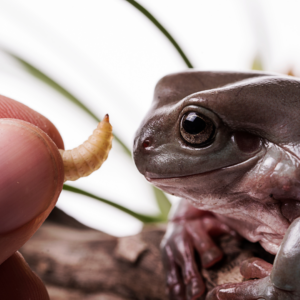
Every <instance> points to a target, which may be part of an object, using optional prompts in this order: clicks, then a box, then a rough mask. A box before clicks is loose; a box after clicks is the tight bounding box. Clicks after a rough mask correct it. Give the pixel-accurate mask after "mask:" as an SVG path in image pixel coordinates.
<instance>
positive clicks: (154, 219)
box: [63, 184, 163, 223]
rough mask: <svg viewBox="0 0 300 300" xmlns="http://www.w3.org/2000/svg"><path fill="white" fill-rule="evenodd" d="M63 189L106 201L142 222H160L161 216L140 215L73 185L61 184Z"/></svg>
mask: <svg viewBox="0 0 300 300" xmlns="http://www.w3.org/2000/svg"><path fill="white" fill-rule="evenodd" d="M63 190H65V191H69V192H73V193H76V194H80V195H84V196H87V197H90V198H93V199H96V200H99V201H101V202H103V203H106V204H108V205H110V206H113V207H115V208H117V209H119V210H121V211H123V212H125V213H127V214H129V215H131V216H132V217H134V218H136V219H138V220H140V221H141V222H143V223H156V222H162V221H163V220H162V218H161V216H147V215H142V214H139V213H136V212H134V211H132V210H130V209H128V208H126V207H124V206H122V205H119V204H117V203H114V202H112V201H109V200H106V199H104V198H101V197H98V196H95V195H93V194H91V193H88V192H86V191H83V190H81V189H78V188H75V187H73V186H70V185H67V184H64V186H63Z"/></svg>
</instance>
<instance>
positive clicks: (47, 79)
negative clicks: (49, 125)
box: [7, 52, 131, 156]
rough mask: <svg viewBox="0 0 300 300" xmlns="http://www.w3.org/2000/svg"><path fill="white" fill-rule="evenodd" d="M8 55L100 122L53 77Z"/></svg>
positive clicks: (121, 143)
mask: <svg viewBox="0 0 300 300" xmlns="http://www.w3.org/2000/svg"><path fill="white" fill-rule="evenodd" d="M7 53H8V54H9V55H11V56H12V57H14V58H15V59H16V60H17V61H18V62H20V63H21V64H22V65H23V66H24V67H25V69H26V70H27V71H28V72H29V73H31V74H32V75H33V76H34V77H36V78H38V79H40V80H41V81H43V82H44V83H46V84H47V85H49V86H51V87H52V88H53V89H55V90H56V91H58V92H59V93H60V94H62V95H63V96H65V97H66V99H68V100H70V101H72V102H73V103H74V104H76V105H77V106H79V107H80V108H81V109H83V110H84V111H85V112H86V113H87V114H89V115H90V116H91V117H92V118H93V119H94V120H95V121H97V122H100V119H99V118H98V117H97V116H96V115H95V114H94V113H93V112H92V111H90V110H89V109H88V108H87V107H86V106H85V105H84V104H83V103H82V102H81V101H80V100H78V99H77V98H76V97H75V96H74V95H72V94H71V93H70V92H68V91H67V90H66V89H65V88H63V87H62V86H61V85H60V84H58V83H57V82H55V81H54V80H53V79H51V78H50V77H49V76H47V75H46V74H44V73H43V72H42V71H40V70H38V69H37V68H36V67H34V66H33V65H31V64H30V63H29V62H27V61H25V60H24V59H22V58H20V57H18V56H17V55H15V54H12V53H10V52H7ZM114 138H115V140H116V141H117V142H118V143H119V144H120V145H121V146H122V148H123V149H124V151H125V152H126V153H127V154H128V155H130V156H131V152H130V150H129V149H128V147H126V145H125V144H124V143H123V142H122V141H121V140H120V139H119V138H118V137H117V136H116V135H115V133H114Z"/></svg>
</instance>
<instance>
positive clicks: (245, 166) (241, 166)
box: [144, 156, 259, 184]
mask: <svg viewBox="0 0 300 300" xmlns="http://www.w3.org/2000/svg"><path fill="white" fill-rule="evenodd" d="M257 160H259V157H258V156H253V157H251V158H249V159H247V160H244V161H242V162H240V163H237V164H232V165H228V166H225V167H221V168H216V169H213V170H210V171H205V172H202V173H201V172H200V173H196V174H188V175H178V176H164V175H161V174H155V173H151V172H147V171H146V172H145V175H144V176H145V178H146V179H147V180H148V181H149V182H151V183H156V182H157V183H159V184H163V182H164V181H165V182H166V183H167V182H169V181H177V180H179V179H192V178H197V177H204V176H211V175H214V174H216V173H227V172H229V173H232V172H237V171H239V170H245V171H248V170H249V169H251V168H252V167H253V165H255V164H256V163H257Z"/></svg>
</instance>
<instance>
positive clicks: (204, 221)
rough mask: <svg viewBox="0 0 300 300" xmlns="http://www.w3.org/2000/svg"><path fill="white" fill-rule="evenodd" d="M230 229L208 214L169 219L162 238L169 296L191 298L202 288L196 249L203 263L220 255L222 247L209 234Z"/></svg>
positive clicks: (226, 231) (216, 260) (203, 290)
mask: <svg viewBox="0 0 300 300" xmlns="http://www.w3.org/2000/svg"><path fill="white" fill-rule="evenodd" d="M222 233H227V234H228V233H232V230H231V229H230V228H229V227H227V226H226V225H224V224H223V223H221V222H220V221H219V220H218V219H216V218H215V217H214V216H213V215H212V214H207V215H204V216H202V217H201V218H199V219H192V220H183V221H180V222H171V223H170V224H169V226H168V231H167V233H166V236H165V238H164V239H163V241H162V245H161V248H162V258H163V263H164V265H165V269H166V273H167V291H168V293H169V297H170V299H172V300H179V299H180V300H193V299H197V298H198V297H200V296H201V295H202V294H204V292H205V284H204V282H203V280H202V277H201V275H200V274H199V270H198V266H197V265H196V262H195V257H194V251H195V250H196V251H197V252H198V253H199V255H200V259H201V264H202V267H204V268H207V267H210V266H212V265H213V264H214V263H216V262H218V261H219V260H221V259H222V257H223V253H222V251H221V250H220V249H219V248H218V247H217V246H216V245H215V243H214V242H213V240H212V238H211V235H219V234H222Z"/></svg>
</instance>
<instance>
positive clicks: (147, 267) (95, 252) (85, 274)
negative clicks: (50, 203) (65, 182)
mask: <svg viewBox="0 0 300 300" xmlns="http://www.w3.org/2000/svg"><path fill="white" fill-rule="evenodd" d="M164 233H165V228H164V226H163V227H158V226H156V227H148V228H147V227H146V228H144V230H143V231H142V232H141V233H140V234H138V235H135V236H130V237H123V238H116V237H112V236H109V235H107V234H105V233H102V232H99V231H96V230H94V229H91V228H88V227H86V226H84V225H82V224H80V223H79V222H77V221H76V220H75V219H73V218H71V217H69V216H67V215H66V214H64V213H63V212H61V211H59V210H58V209H55V210H54V211H53V213H52V214H51V215H50V217H49V219H48V220H47V221H46V222H45V223H44V224H43V225H42V227H41V228H40V229H39V230H38V232H37V233H36V234H35V235H34V236H33V237H32V238H31V240H30V241H28V242H27V243H26V244H25V245H24V246H23V247H22V248H21V250H20V251H21V253H22V254H23V255H24V257H25V259H26V260H27V262H28V263H29V265H30V266H31V268H32V269H33V270H34V271H35V272H36V273H37V274H38V275H39V276H40V277H41V278H42V279H43V281H44V282H45V283H46V286H47V288H48V291H49V294H50V297H51V300H62V299H63V300H68V299H70V300H77V299H78V300H79V299H80V300H82V299H86V300H100V299H101V300H125V299H128V300H129V299H130V300H135V299H141V300H146V299H149V300H167V297H166V295H165V274H164V270H163V266H162V263H161V258H160V250H159V244H160V241H161V239H162V237H163V235H164ZM219 244H220V247H221V248H222V249H223V251H224V253H225V259H224V260H223V261H222V262H221V263H219V264H217V265H216V266H214V267H213V268H210V269H208V270H204V269H202V270H201V272H202V275H203V276H204V278H205V280H206V285H207V288H208V290H209V289H211V288H213V287H214V286H216V285H219V284H222V283H226V282H241V281H242V280H243V278H242V276H241V275H240V273H239V264H240V262H241V261H242V260H244V259H246V258H248V257H251V256H254V254H255V255H256V256H261V257H262V256H263V255H266V254H265V253H262V252H261V253H259V251H261V248H260V247H257V245H255V247H254V246H252V244H247V243H246V244H245V242H243V241H237V240H235V239H233V238H231V237H230V236H224V237H222V238H221V239H220V240H219ZM245 245H246V246H245ZM251 247H252V248H251ZM243 248H247V249H248V250H245V249H243ZM257 254H258V255H257ZM265 259H266V258H265ZM270 259H272V258H269V260H270ZM267 260H268V258H267Z"/></svg>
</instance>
